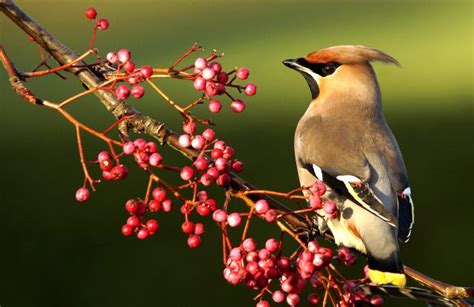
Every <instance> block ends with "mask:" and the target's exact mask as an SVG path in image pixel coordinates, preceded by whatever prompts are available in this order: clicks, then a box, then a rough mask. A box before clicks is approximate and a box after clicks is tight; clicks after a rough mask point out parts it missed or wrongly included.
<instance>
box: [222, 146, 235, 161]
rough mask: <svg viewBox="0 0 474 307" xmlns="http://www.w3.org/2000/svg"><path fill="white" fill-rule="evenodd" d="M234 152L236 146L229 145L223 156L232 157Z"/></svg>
mask: <svg viewBox="0 0 474 307" xmlns="http://www.w3.org/2000/svg"><path fill="white" fill-rule="evenodd" d="M234 153H235V150H234V148H232V147H230V146H227V147H226V148H225V149H224V153H223V157H224V158H225V159H230V158H232V157H233V156H234Z"/></svg>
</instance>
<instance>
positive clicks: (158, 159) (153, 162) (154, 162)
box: [148, 152, 163, 166]
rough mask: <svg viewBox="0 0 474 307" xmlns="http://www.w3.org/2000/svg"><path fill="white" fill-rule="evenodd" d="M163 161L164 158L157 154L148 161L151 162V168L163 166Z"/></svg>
mask: <svg viewBox="0 0 474 307" xmlns="http://www.w3.org/2000/svg"><path fill="white" fill-rule="evenodd" d="M162 160H163V157H162V156H161V155H160V154H159V153H157V152H155V153H153V154H152V155H151V156H150V159H149V160H148V161H149V162H150V165H151V166H158V165H160V164H161V161H162Z"/></svg>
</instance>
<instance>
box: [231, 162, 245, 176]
mask: <svg viewBox="0 0 474 307" xmlns="http://www.w3.org/2000/svg"><path fill="white" fill-rule="evenodd" d="M232 168H233V169H234V171H236V172H237V173H239V172H241V171H243V170H244V164H243V163H242V162H241V161H235V162H234V163H232Z"/></svg>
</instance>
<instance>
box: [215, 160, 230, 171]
mask: <svg viewBox="0 0 474 307" xmlns="http://www.w3.org/2000/svg"><path fill="white" fill-rule="evenodd" d="M215 165H216V168H217V170H218V171H223V170H225V168H226V167H227V165H228V164H227V159H224V158H219V159H217V160H216V161H215Z"/></svg>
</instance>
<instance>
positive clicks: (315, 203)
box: [309, 195, 323, 209]
mask: <svg viewBox="0 0 474 307" xmlns="http://www.w3.org/2000/svg"><path fill="white" fill-rule="evenodd" d="M322 203H323V201H322V199H321V197H319V195H313V196H312V197H311V198H310V199H309V206H310V207H311V208H312V209H321V208H322Z"/></svg>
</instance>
